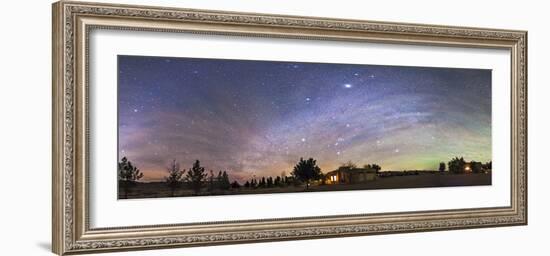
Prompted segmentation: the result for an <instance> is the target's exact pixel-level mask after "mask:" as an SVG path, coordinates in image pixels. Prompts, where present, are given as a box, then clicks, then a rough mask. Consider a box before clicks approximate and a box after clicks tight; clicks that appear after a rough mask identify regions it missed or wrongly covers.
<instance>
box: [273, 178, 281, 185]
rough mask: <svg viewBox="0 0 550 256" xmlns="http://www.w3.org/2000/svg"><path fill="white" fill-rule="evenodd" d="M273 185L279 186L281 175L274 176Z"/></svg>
mask: <svg viewBox="0 0 550 256" xmlns="http://www.w3.org/2000/svg"><path fill="white" fill-rule="evenodd" d="M273 185H274V186H275V187H279V186H281V177H279V176H277V177H275V180H274V181H273Z"/></svg>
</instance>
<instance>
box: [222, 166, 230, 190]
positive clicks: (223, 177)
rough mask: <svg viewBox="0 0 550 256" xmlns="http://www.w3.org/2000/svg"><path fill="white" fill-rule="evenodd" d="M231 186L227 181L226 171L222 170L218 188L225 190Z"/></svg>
mask: <svg viewBox="0 0 550 256" xmlns="http://www.w3.org/2000/svg"><path fill="white" fill-rule="evenodd" d="M230 187H231V183H230V182H229V176H228V175H227V172H226V171H223V173H222V177H221V180H220V188H221V189H224V190H227V189H229V188H230Z"/></svg>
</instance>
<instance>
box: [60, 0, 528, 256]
mask: <svg viewBox="0 0 550 256" xmlns="http://www.w3.org/2000/svg"><path fill="white" fill-rule="evenodd" d="M95 29H115V30H132V31H155V32H171V33H177V32H185V33H197V34H217V35H238V36H250V37H266V38H293V39H315V40H334V41H353V42H375V43H388V44H404V45H424V46H448V47H454V46H456V47H471V48H487V49H506V50H509V51H510V52H511V66H510V74H511V77H510V84H511V88H510V92H511V98H510V101H511V123H510V126H511V127H510V129H511V134H510V140H511V142H510V143H511V152H510V155H511V163H510V171H511V184H510V186H511V187H510V202H511V204H510V205H509V206H505V207H502V206H496V207H486V208H470V209H453V210H435V211H407V212H392V213H376V214H351V215H337V216H334V215H330V216H303V217H294V218H282V219H279V218H276V219H262V220H250V221H243V220H238V221H237V220H235V221H223V222H207V223H191V224H189V223H188V224H185V223H184V224H178V223H174V224H169V225H147V226H130V227H127V226H125V227H112V228H91V227H90V219H89V218H90V195H89V193H88V189H89V182H90V181H89V176H88V175H89V154H90V153H89V152H90V150H89V139H90V138H89V129H90V126H89V108H88V100H89V97H90V95H89V93H88V89H89V88H88V84H89V74H88V66H89V62H90V59H89V55H88V46H89V44H90V42H89V33H90V31H92V30H95ZM52 65H53V67H52V69H53V71H52V72H53V92H52V94H53V106H52V109H53V124H52V125H53V134H52V137H53V147H52V150H53V163H52V168H53V182H52V189H53V191H52V194H53V195H52V196H53V209H52V210H53V220H52V222H53V228H52V230H53V236H52V240H53V242H52V247H53V251H54V252H55V253H57V254H59V255H63V254H69V253H70V254H74V253H86V252H105V251H115V250H135V249H152V248H168V247H185V246H205V245H217V244H231V243H252V242H263V241H282V240H296V239H313V238H326V237H341V236H358V235H374V234H388V233H400V232H418V231H436V230H452V229H466V228H483V227H496V226H512V225H526V224H527V32H526V31H512V30H500V29H484V28H465V27H450V26H436V25H424V24H405V23H389V22H374V21H358V20H339V19H328V18H313V17H297V16H279V15H271V14H254V13H234V12H218V11H207V10H190V9H177V8H162V7H149V6H130V5H113V4H96V3H85V2H71V1H61V2H57V3H55V4H54V5H53V63H52Z"/></svg>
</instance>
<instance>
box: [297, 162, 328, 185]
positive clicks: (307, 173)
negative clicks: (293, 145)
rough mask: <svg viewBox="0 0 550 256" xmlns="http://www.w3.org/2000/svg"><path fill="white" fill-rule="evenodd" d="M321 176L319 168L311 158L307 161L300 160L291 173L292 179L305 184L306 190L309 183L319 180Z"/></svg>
mask: <svg viewBox="0 0 550 256" xmlns="http://www.w3.org/2000/svg"><path fill="white" fill-rule="evenodd" d="M321 175H322V174H321V168H319V166H317V161H316V160H314V159H313V158H309V159H308V160H304V159H303V158H300V161H298V164H296V166H294V170H293V171H292V176H294V178H296V179H297V180H299V181H301V182H305V183H306V190H308V189H309V182H310V181H311V180H314V179H318V178H320V177H321Z"/></svg>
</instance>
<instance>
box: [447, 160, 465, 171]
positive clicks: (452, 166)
mask: <svg viewBox="0 0 550 256" xmlns="http://www.w3.org/2000/svg"><path fill="white" fill-rule="evenodd" d="M465 166H466V161H464V158H463V157H461V158H458V157H455V158H453V159H452V160H451V161H449V163H448V164H447V167H448V168H449V172H452V173H463V172H464V171H465V170H464V168H465Z"/></svg>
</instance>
